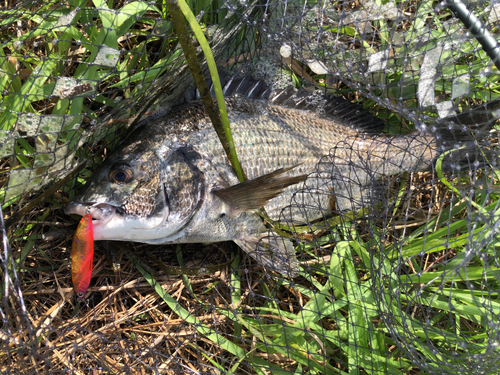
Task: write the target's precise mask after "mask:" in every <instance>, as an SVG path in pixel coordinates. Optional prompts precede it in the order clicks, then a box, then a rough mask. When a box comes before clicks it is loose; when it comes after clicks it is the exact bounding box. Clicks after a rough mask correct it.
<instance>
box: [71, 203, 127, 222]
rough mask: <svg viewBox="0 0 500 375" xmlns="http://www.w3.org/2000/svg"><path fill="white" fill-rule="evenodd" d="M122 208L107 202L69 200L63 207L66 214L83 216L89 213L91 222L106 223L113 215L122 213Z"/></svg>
mask: <svg viewBox="0 0 500 375" xmlns="http://www.w3.org/2000/svg"><path fill="white" fill-rule="evenodd" d="M122 211H123V210H122V209H121V208H119V207H116V206H113V205H111V204H108V203H97V202H71V203H70V204H68V205H67V206H66V208H65V209H64V213H65V214H66V215H69V214H76V215H80V216H83V215H85V214H86V213H90V216H92V223H94V224H98V223H102V224H106V223H107V222H108V221H110V220H111V219H112V218H113V216H115V215H120V214H122Z"/></svg>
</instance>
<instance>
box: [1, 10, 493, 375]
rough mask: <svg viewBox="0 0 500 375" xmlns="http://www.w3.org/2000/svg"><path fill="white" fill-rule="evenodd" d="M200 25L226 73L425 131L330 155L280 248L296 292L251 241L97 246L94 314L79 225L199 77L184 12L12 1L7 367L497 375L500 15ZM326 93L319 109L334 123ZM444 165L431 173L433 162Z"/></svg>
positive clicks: (338, 145)
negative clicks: (81, 285)
mask: <svg viewBox="0 0 500 375" xmlns="http://www.w3.org/2000/svg"><path fill="white" fill-rule="evenodd" d="M190 8H191V9H192V11H193V13H194V15H195V16H196V19H197V21H198V22H199V24H200V25H201V27H202V29H203V31H204V33H205V36H206V37H207V39H208V41H209V43H210V47H211V49H212V51H213V54H214V57H215V60H216V63H217V65H218V67H219V69H220V71H221V72H222V71H225V75H226V76H231V75H236V76H238V77H243V76H246V75H251V76H252V77H253V78H254V79H256V80H262V81H263V82H265V83H266V84H267V85H268V86H269V87H272V88H276V89H282V88H285V87H287V86H289V85H290V84H294V85H295V86H304V87H306V88H308V89H309V90H311V89H312V88H314V89H315V90H316V91H321V94H324V93H329V94H330V93H334V94H335V95H337V96H343V97H345V98H346V99H348V100H349V101H351V102H354V101H356V102H358V107H359V106H363V107H365V108H366V109H370V110H371V111H372V112H373V113H375V114H376V116H377V117H378V119H382V121H383V124H384V129H383V130H384V132H385V134H386V135H385V136H384V137H386V139H388V140H389V141H388V142H390V140H391V139H392V138H391V137H394V136H395V135H396V134H398V135H399V134H401V133H408V132H411V131H412V130H413V129H416V132H414V133H411V134H417V135H415V136H414V137H415V138H411V137H410V138H408V139H406V138H405V139H406V141H405V142H406V143H402V144H398V145H397V147H394V148H392V149H391V151H390V152H389V151H388V152H386V153H384V152H378V149H377V147H378V144H379V143H371V142H375V141H374V140H373V139H374V138H372V137H371V135H370V134H369V133H370V132H368V134H367V135H365V137H366V139H365V140H364V141H363V142H365V143H364V144H366V145H367V146H366V147H365V148H360V147H359V137H358V136H357V135H356V136H354V135H350V136H343V135H342V134H339V136H338V139H335V141H334V142H331V146H330V147H329V150H330V151H329V152H325V153H323V157H322V158H321V159H320V160H318V162H317V163H315V164H316V166H315V168H314V170H311V171H308V172H307V173H308V178H307V180H306V181H305V183H304V184H303V185H301V188H300V190H299V191H298V192H297V193H296V194H295V195H294V196H293V197H292V198H291V199H289V200H288V201H287V202H284V203H283V205H282V207H280V211H279V212H278V214H277V218H278V219H279V220H276V217H273V218H274V219H275V220H274V221H273V220H267V222H266V224H267V227H268V229H269V237H271V238H267V242H266V240H264V241H261V245H262V243H264V245H262V247H263V248H268V247H272V241H283V240H282V239H283V238H286V239H287V241H292V242H291V243H293V245H294V250H295V253H296V255H297V260H298V262H299V266H298V271H297V273H298V276H297V277H285V276H283V275H281V274H279V273H276V272H272V270H269V269H266V268H263V267H262V264H261V263H262V262H261V263H259V262H258V261H256V260H255V258H256V259H257V260H258V259H259V256H258V255H257V256H255V257H251V256H248V253H249V252H250V253H251V251H249V250H248V249H247V252H241V250H240V249H239V248H238V247H237V246H236V245H235V244H234V243H233V242H216V243H209V244H199V243H193V244H191V243H190V244H182V245H180V244H179V245H176V244H173V245H146V244H141V243H135V242H118V241H116V242H115V241H97V242H96V245H95V246H96V249H95V255H94V269H93V273H92V280H91V286H90V288H89V293H87V295H86V299H85V302H84V303H81V302H78V301H76V300H75V294H74V291H73V286H72V280H71V270H70V260H71V256H70V253H71V246H72V239H73V235H74V233H75V230H76V225H77V223H78V220H79V218H77V216H75V215H71V216H70V215H65V214H64V210H63V209H64V207H65V206H66V205H67V204H68V203H69V202H72V201H73V200H74V199H75V197H76V196H77V194H78V193H79V192H80V191H81V190H82V187H83V185H84V184H85V183H86V182H87V181H88V180H89V179H90V177H91V176H92V174H93V173H94V171H95V170H96V168H98V166H99V164H100V163H101V161H102V160H104V159H106V157H107V156H109V154H111V153H112V152H119V151H120V147H121V146H117V145H118V144H119V142H120V141H121V140H123V139H124V138H125V137H126V136H127V135H129V134H130V133H131V131H132V129H134V128H135V127H136V125H137V124H139V123H140V122H142V123H144V121H145V123H146V125H147V124H153V125H154V124H158V123H159V121H158V119H161V118H163V117H164V116H166V115H165V113H167V114H168V113H169V111H170V110H171V109H172V108H174V109H175V108H178V106H179V105H180V104H179V103H180V102H183V101H184V100H186V99H185V96H186V93H189V95H192V94H193V91H192V89H193V88H194V83H193V79H192V77H191V74H190V72H189V69H188V68H187V64H186V62H185V59H184V55H183V52H182V49H181V47H180V45H179V38H178V36H177V34H176V33H175V30H174V28H173V25H172V21H171V16H170V14H169V12H168V10H167V7H166V3H161V2H156V3H155V2H145V1H132V2H124V1H115V2H113V1H108V2H103V1H97V0H92V1H80V0H71V1H67V2H60V1H49V2H37V1H21V2H14V1H8V0H7V1H5V2H4V3H2V5H1V7H0V42H1V49H0V89H1V93H2V96H1V98H0V203H1V204H2V212H3V219H2V222H1V223H0V224H1V225H0V227H1V229H2V232H3V233H2V237H3V242H2V253H1V254H2V255H1V260H2V267H1V273H2V281H3V282H2V283H1V287H0V294H1V297H2V301H1V306H0V314H1V318H2V322H1V323H0V324H1V327H0V371H1V372H2V373H6V374H21V373H30V374H31V373H49V374H59V373H72V374H73V373H74V374H86V373H92V374H100V373H127V374H136V373H137V374H139V373H140V374H146V373H147V374H149V373H155V374H163V373H165V374H178V373H196V374H200V373H207V374H213V373H234V374H269V373H273V374H300V373H311V374H364V373H367V374H387V373H390V374H399V373H401V374H420V373H432V374H456V373H465V372H467V371H468V372H470V373H471V374H490V373H492V374H493V373H498V371H499V370H498V369H499V368H500V357H499V349H498V346H499V342H500V328H499V325H500V299H499V291H500V285H499V281H500V268H499V267H500V265H499V264H498V263H499V256H498V246H499V242H498V240H499V239H498V233H499V228H498V226H499V223H500V216H499V215H500V214H499V212H500V207H499V206H500V204H499V197H500V194H499V186H500V185H499V175H498V169H497V160H498V151H497V148H496V146H497V143H498V139H497V135H496V127H497V126H498V124H496V119H497V118H499V117H500V101H499V97H500V85H499V77H500V72H499V68H498V66H500V57H499V55H500V47H498V45H497V44H498V40H499V33H500V30H499V24H500V3H498V2H496V1H470V2H464V3H462V2H460V1H457V0H455V1H453V0H447V1H442V2H438V1H406V0H405V1H399V0H398V1H396V0H395V1H392V0H389V1H385V0H384V1H382V0H373V1H372V0H369V1H368V0H367V1H364V0H362V1H359V0H357V1H324V2H320V1H305V0H297V1H267V2H265V1H244V0H241V1H233V0H228V1H222V0H216V1H215V0H214V1H212V2H210V1H208V0H207V1H202V0H196V1H194V2H192V3H191V4H190ZM193 40H194V38H193ZM195 46H197V49H196V51H197V53H198V54H199V57H200V61H201V62H202V64H204V63H203V62H204V58H203V54H202V52H201V48H200V47H198V44H197V42H196V41H195ZM495 63H496V65H495ZM203 68H204V69H205V73H206V72H207V71H208V69H207V68H206V66H205V65H203ZM317 97H318V98H320V99H318V100H316V101H315V100H313V101H310V102H309V104H308V106H309V107H307V109H306V110H309V111H313V110H315V111H317V112H322V111H323V112H324V110H325V109H326V110H328V108H329V107H328V106H326V107H325V106H324V103H323V102H322V100H323V99H321V98H323V97H322V96H321V95H317ZM278 102H279V99H278V100H277V101H276V103H277V104H280V105H282V106H289V107H290V106H292V107H293V105H295V104H293V103H292V104H291V103H289V102H284V103H278ZM313 107H315V108H316V107H318V108H319V109H315V108H313ZM358 107H353V108H355V109H353V111H358V109H357V108H358ZM335 108H337V107H335ZM359 108H360V107H359ZM335 111H336V110H332V112H331V113H330V115H332V116H335V115H336V113H337V112H335ZM162 116H163V117H162ZM167 116H168V115H167ZM160 122H161V121H160ZM365 126H366V125H365ZM182 131H183V130H182V129H181V130H179V132H180V136H179V137H180V138H182V136H183V134H182ZM419 137H420V138H419ZM377 139H379V141H377V142H380V138H377ZM415 140H416V141H418V144H417V143H415V142H416V141H415ZM357 142H358V143H357ZM419 147H420V148H419ZM421 147H423V148H424V149H425V150H427V151H422V150H421ZM117 150H118V151H117ZM450 150H453V152H451V151H450ZM419 152H420V154H419ZM424 152H429V153H431V154H432V160H433V161H432V163H431V162H429V160H425V162H426V163H427V164H426V165H424V167H422V165H421V164H419V163H416V162H412V160H414V159H415V158H417V159H418V160H420V159H425V157H424V156H422V155H424V154H423V153H424ZM221 158H225V156H223V155H221ZM221 163H222V162H221ZM424 164H425V163H424ZM244 167H245V165H244ZM325 202H326V203H325ZM0 216H1V215H0ZM268 219H269V218H268ZM278 234H279V236H280V237H279V238H278V237H277V235H278ZM201 242H203V241H201ZM256 251H257V253H258V250H256ZM253 255H255V254H253ZM283 257H284V256H282V257H281V258H280V256H278V255H277V256H276V259H275V261H276V262H281V263H284V264H288V262H292V261H293V260H291V259H282V258H283ZM268 268H269V267H268ZM282 273H283V272H282ZM285 274H286V272H285Z"/></svg>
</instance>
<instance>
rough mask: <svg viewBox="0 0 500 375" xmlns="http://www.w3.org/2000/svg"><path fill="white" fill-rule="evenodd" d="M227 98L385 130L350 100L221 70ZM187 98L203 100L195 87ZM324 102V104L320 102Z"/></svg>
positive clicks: (368, 130) (360, 127) (369, 130)
mask: <svg viewBox="0 0 500 375" xmlns="http://www.w3.org/2000/svg"><path fill="white" fill-rule="evenodd" d="M219 73H220V74H219V79H220V82H221V85H222V91H223V93H224V97H226V98H231V97H241V98H245V99H249V100H263V101H267V102H269V104H272V105H279V106H282V107H286V108H290V109H301V110H306V111H311V112H314V113H318V114H320V115H322V116H324V117H326V118H331V119H332V120H339V119H341V120H344V121H345V122H346V123H347V124H348V125H350V126H351V127H352V128H353V129H358V130H361V131H363V132H365V133H373V134H378V133H380V132H381V131H382V129H383V128H384V126H385V123H384V122H383V121H381V120H380V119H378V118H377V117H375V116H374V115H372V114H371V113H370V112H369V111H367V110H366V109H364V108H363V107H361V106H360V105H359V104H356V103H351V102H349V101H347V100H345V99H344V98H341V97H338V96H333V95H321V94H319V95H318V94H317V92H316V93H314V92H311V91H309V90H307V89H305V88H301V89H300V90H298V91H297V90H296V89H295V88H294V87H293V86H288V87H286V88H284V89H273V88H270V87H269V86H268V85H267V84H266V83H265V81H263V80H255V79H254V78H252V77H250V76H244V77H235V76H227V75H226V74H224V73H222V72H219ZM207 83H208V85H209V87H210V93H211V94H212V96H215V92H214V88H213V84H212V80H211V79H210V78H209V79H208V80H207ZM187 98H188V99H200V98H201V97H200V94H199V92H198V90H197V89H196V90H195V91H194V92H193V93H190V94H188V96H187ZM320 102H321V105H318V104H319V103H320Z"/></svg>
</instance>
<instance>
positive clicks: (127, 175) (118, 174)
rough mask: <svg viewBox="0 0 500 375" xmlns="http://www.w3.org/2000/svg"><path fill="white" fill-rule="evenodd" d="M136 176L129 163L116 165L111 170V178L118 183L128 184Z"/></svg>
mask: <svg viewBox="0 0 500 375" xmlns="http://www.w3.org/2000/svg"><path fill="white" fill-rule="evenodd" d="M133 178H134V171H133V170H132V168H130V167H129V166H128V165H115V166H113V167H112V168H111V171H110V172H109V180H110V181H111V182H114V183H117V184H126V183H127V182H130V181H132V179H133Z"/></svg>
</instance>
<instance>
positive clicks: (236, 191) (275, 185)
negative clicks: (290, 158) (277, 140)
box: [212, 165, 307, 217]
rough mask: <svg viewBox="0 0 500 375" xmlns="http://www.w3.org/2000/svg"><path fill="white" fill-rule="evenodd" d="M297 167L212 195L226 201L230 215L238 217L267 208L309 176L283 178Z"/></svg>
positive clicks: (215, 191)
mask: <svg viewBox="0 0 500 375" xmlns="http://www.w3.org/2000/svg"><path fill="white" fill-rule="evenodd" d="M295 167H296V165H294V166H293V167H290V168H280V169H278V170H276V171H274V172H271V173H268V174H265V175H263V176H260V177H257V178H254V179H253V180H248V181H244V182H241V183H239V184H236V185H233V186H230V187H227V188H224V189H218V190H213V191H212V194H214V195H216V196H217V197H219V198H220V199H221V200H222V201H224V203H225V204H226V206H227V209H228V211H229V212H227V214H228V215H231V216H233V217H236V216H237V215H238V214H240V213H241V212H246V211H252V210H257V209H259V208H260V207H262V206H265V205H266V204H267V202H269V200H271V199H273V198H275V197H277V196H278V195H279V194H281V192H282V191H283V190H284V189H285V188H286V187H288V186H290V185H295V184H298V183H299V182H302V181H304V180H305V179H306V177H307V175H300V176H295V177H290V176H283V174H284V173H286V172H288V171H289V170H291V169H293V168H295Z"/></svg>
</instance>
